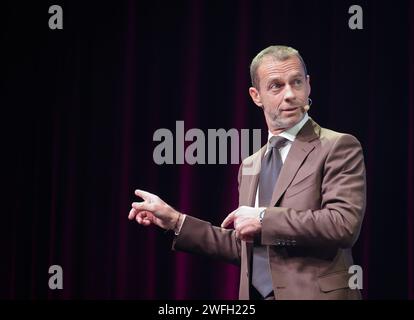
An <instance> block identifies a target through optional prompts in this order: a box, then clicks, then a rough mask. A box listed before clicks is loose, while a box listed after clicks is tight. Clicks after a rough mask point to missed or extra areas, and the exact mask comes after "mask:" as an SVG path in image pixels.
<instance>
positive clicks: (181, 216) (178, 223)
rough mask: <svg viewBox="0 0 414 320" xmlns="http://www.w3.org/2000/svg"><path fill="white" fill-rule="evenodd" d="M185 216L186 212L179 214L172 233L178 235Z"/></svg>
mask: <svg viewBox="0 0 414 320" xmlns="http://www.w3.org/2000/svg"><path fill="white" fill-rule="evenodd" d="M186 217H187V215H186V214H180V216H179V218H178V222H177V226H176V227H175V228H174V234H175V235H176V236H178V235H179V234H180V231H181V228H182V227H183V224H184V221H185V218H186Z"/></svg>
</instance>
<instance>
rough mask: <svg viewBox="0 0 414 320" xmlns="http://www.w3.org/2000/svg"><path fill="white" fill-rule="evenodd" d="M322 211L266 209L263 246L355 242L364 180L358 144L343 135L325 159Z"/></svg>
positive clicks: (364, 189)
mask: <svg viewBox="0 0 414 320" xmlns="http://www.w3.org/2000/svg"><path fill="white" fill-rule="evenodd" d="M321 196H322V201H321V209H319V210H295V209H292V208H284V207H271V208H267V209H266V214H265V216H264V219H263V226H262V235H261V241H262V244H264V245H284V244H288V245H297V246H321V245H322V246H336V247H341V248H350V247H352V246H353V245H354V243H355V242H356V240H357V238H358V236H359V232H360V229H361V224H362V220H363V216H364V211H365V201H366V179H365V166H364V159H363V153H362V148H361V145H360V143H359V142H358V140H357V139H356V138H354V137H353V136H351V135H343V136H341V137H340V138H338V140H337V141H336V142H335V143H334V145H333V147H332V149H331V150H330V152H329V154H328V155H327V157H326V160H325V164H324V168H323V180H322V183H321Z"/></svg>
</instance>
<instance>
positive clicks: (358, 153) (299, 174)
mask: <svg viewBox="0 0 414 320" xmlns="http://www.w3.org/2000/svg"><path fill="white" fill-rule="evenodd" d="M250 72H251V78H252V87H251V88H249V93H250V96H251V97H252V99H253V101H254V103H255V104H256V105H257V106H259V107H260V108H262V109H263V112H264V115H265V119H266V123H267V127H268V130H269V139H268V143H267V144H266V145H265V146H264V147H263V148H262V149H260V150H259V151H258V152H256V153H255V154H253V155H252V156H250V157H248V158H246V159H245V160H244V161H243V162H242V164H241V166H240V170H239V175H238V181H239V208H238V209H236V210H235V211H233V212H232V213H230V214H229V215H228V216H227V217H226V219H225V220H224V221H223V223H222V225H221V227H215V226H212V225H211V224H210V223H208V222H206V221H202V220H199V219H197V218H194V217H192V216H189V215H184V214H182V213H179V212H178V211H176V210H175V209H173V208H172V207H171V206H169V205H168V204H166V203H165V202H164V201H162V200H161V199H160V198H159V197H157V196H156V195H153V194H150V193H148V192H145V191H142V190H136V192H135V193H136V195H137V196H139V197H141V198H143V199H144V201H143V202H134V203H133V204H132V209H131V211H130V213H129V219H131V220H132V219H136V220H137V222H138V223H140V224H142V225H144V226H148V225H151V224H155V225H157V226H160V227H162V228H164V229H172V230H174V231H175V234H176V236H175V238H174V243H173V248H174V249H175V250H182V251H186V252H193V253H200V254H205V255H209V256H211V257H214V258H220V259H224V260H226V261H228V262H231V263H234V264H237V265H240V267H241V273H240V290H239V298H240V299H276V300H278V299H359V298H360V297H361V296H360V292H359V290H358V289H351V288H350V287H349V285H348V281H349V277H350V274H349V273H348V268H349V267H350V266H351V265H352V264H353V260H352V254H351V248H352V246H353V245H354V243H355V242H356V240H357V238H358V235H359V232H360V228H361V224H362V220H363V216H364V211H365V198H366V195H365V194H366V185H365V184H366V182H365V167H364V159H363V153H362V149H361V145H360V143H359V142H358V140H357V139H356V138H355V137H353V136H351V135H349V134H343V133H338V132H334V131H331V130H328V129H325V128H321V127H320V126H319V125H318V124H317V123H316V122H315V121H313V120H312V119H311V118H310V117H309V116H308V114H307V111H308V109H309V103H308V101H309V100H310V99H309V94H310V77H309V75H308V74H307V71H306V65H305V63H304V61H303V59H302V57H301V56H300V55H299V53H298V51H296V50H295V49H293V48H290V47H285V46H271V47H268V48H266V49H264V50H263V51H261V52H260V53H259V54H258V55H257V56H256V57H255V58H254V59H253V61H252V64H251V67H250ZM232 223H233V224H234V229H233V228H232V229H226V227H227V226H229V225H231V224H232Z"/></svg>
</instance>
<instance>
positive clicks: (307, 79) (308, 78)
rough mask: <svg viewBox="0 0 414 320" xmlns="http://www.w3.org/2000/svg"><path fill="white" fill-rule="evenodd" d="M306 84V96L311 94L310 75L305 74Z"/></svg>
mask: <svg viewBox="0 0 414 320" xmlns="http://www.w3.org/2000/svg"><path fill="white" fill-rule="evenodd" d="M306 85H307V86H308V96H310V94H311V85H310V76H309V75H307V76H306Z"/></svg>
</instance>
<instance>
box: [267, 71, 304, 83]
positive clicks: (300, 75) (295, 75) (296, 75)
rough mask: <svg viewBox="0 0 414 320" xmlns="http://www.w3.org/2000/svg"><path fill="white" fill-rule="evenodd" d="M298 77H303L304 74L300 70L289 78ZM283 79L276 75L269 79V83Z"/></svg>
mask: <svg viewBox="0 0 414 320" xmlns="http://www.w3.org/2000/svg"><path fill="white" fill-rule="evenodd" d="M298 77H300V78H302V77H303V74H302V73H300V72H297V73H294V74H292V75H291V76H290V77H289V79H294V78H298ZM305 78H306V77H305ZM281 80H282V78H281V77H274V78H271V79H269V81H268V84H270V83H273V82H275V81H281Z"/></svg>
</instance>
